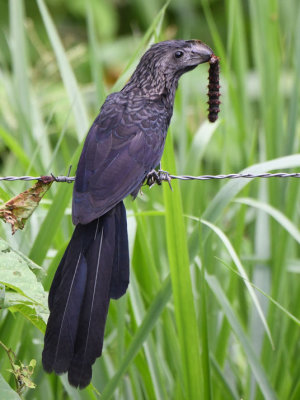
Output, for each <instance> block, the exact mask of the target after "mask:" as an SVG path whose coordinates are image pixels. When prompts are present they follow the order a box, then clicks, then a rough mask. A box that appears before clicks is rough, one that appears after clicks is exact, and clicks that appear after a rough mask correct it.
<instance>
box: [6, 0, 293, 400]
mask: <svg viewBox="0 0 300 400" xmlns="http://www.w3.org/2000/svg"><path fill="white" fill-rule="evenodd" d="M0 21H1V30H0V45H1V53H0V65H1V70H0V169H1V171H0V175H1V176H6V175H35V176H38V175H44V174H49V173H50V172H53V173H54V174H57V175H62V174H65V173H66V171H67V170H68V168H69V165H70V164H72V165H73V171H72V172H73V173H74V170H75V166H76V163H77V159H78V156H79V154H80V149H81V146H82V141H83V139H84V137H85V135H86V133H87V131H88V128H89V126H90V125H91V123H92V121H93V119H94V118H95V116H96V114H97V112H98V109H99V107H100V105H101V103H102V102H103V100H104V98H105V97H106V95H107V94H108V93H110V92H111V91H115V90H119V89H121V87H122V85H123V84H124V82H126V80H127V79H128V77H129V76H130V73H131V72H132V70H133V69H134V67H135V65H136V64H137V62H138V60H139V57H140V56H141V54H142V53H143V52H144V51H145V49H146V48H147V47H148V46H149V45H150V44H151V43H153V42H154V41H159V40H164V39H170V38H186V39H189V38H198V39H201V40H203V41H204V42H206V43H207V44H208V45H210V46H211V47H212V48H213V49H214V51H215V53H216V54H217V55H218V56H220V57H221V68H222V111H221V113H220V120H219V122H218V123H217V124H215V125H212V124H210V123H208V122H207V121H206V107H207V106H206V104H205V102H206V96H205V93H206V90H207V89H206V82H207V70H208V66H207V65H202V66H200V67H198V68H197V69H196V70H195V71H193V72H191V73H189V74H186V76H184V77H183V78H182V79H181V82H180V85H179V89H178V92H177V95H176V101H175V108H174V115H173V119H172V122H171V127H170V131H169V134H168V139H167V144H166V149H165V153H164V157H163V168H164V169H166V170H168V171H170V172H171V173H176V172H177V173H180V174H191V175H198V174H214V173H232V172H239V171H242V170H245V169H246V170H247V171H249V172H267V171H276V170H286V171H288V170H292V171H297V170H298V171H299V167H300V154H299V125H300V118H299V111H300V110H299V96H300V95H299V92H300V91H299V83H300V78H299V77H300V4H299V2H298V1H297V0H290V1H289V2H281V1H279V0H225V1H221V0H210V1H209V0H185V1H183V0H172V1H170V3H169V4H168V5H167V7H166V5H165V4H164V2H162V1H160V0H155V1H154V0H152V1H147V2H146V1H141V0H127V1H124V0H118V1H117V0H115V1H108V0H89V1H83V0H76V1H75V0H65V1H62V0H51V1H50V0H49V1H45V0H36V1H33V0H32V1H29V0H27V1H24V0H23V1H21V0H9V1H2V2H0ZM26 188H28V184H27V183H23V182H14V183H11V182H9V183H7V182H6V183H5V182H2V183H1V186H0V198H1V200H2V201H6V200H8V199H9V198H10V197H12V196H14V195H15V194H17V193H19V192H21V191H22V190H25V189H26ZM173 189H174V190H173V192H171V191H170V189H169V187H168V185H167V184H164V185H163V187H155V188H153V189H151V190H149V189H148V188H146V187H145V188H144V189H143V195H142V196H139V198H138V199H137V200H136V201H135V202H132V201H131V200H130V199H128V200H127V201H126V206H127V210H128V226H129V238H130V252H131V264H132V268H131V283H130V288H129V290H128V293H127V294H126V296H124V297H123V298H122V299H121V300H119V301H117V302H116V301H112V303H111V306H110V311H109V316H108V321H107V328H106V333H105V343H104V352H103V356H102V357H101V359H99V360H97V362H96V364H95V366H94V369H93V371H94V373H93V381H92V384H93V385H90V386H89V387H88V388H87V389H85V390H83V391H77V390H74V388H71V387H70V386H69V385H68V383H67V379H66V377H65V376H62V377H56V376H54V375H53V376H52V375H46V374H45V373H44V372H43V370H42V368H41V351H42V345H43V332H44V329H45V321H46V319H47V306H46V291H47V290H49V287H50V284H51V279H52V277H53V275H54V272H55V269H56V266H57V264H58V261H59V259H60V257H61V256H62V254H63V251H64V249H65V247H66V244H67V242H68V240H69V238H70V236H71V233H72V230H73V227H72V224H71V218H70V213H71V209H70V204H71V202H70V201H71V195H72V185H71V184H53V185H52V187H51V190H50V191H49V192H48V194H47V196H46V198H45V199H44V200H42V203H41V205H40V206H39V208H38V210H37V211H36V212H35V213H34V215H33V216H32V217H31V219H30V221H29V222H28V223H27V225H26V227H25V229H24V231H22V232H18V233H16V234H15V235H14V236H13V237H12V236H11V234H10V228H9V226H7V225H4V224H1V226H0V233H1V242H0V283H1V290H0V306H1V313H0V340H1V341H2V342H3V343H4V344H5V345H6V346H7V347H11V348H12V350H13V351H14V352H15V354H16V356H17V360H21V361H22V363H23V364H24V365H28V364H29V362H30V360H31V359H36V360H37V366H36V368H35V373H34V375H33V380H34V382H35V383H36V384H37V387H36V389H28V390H27V391H25V392H24V393H23V395H22V396H23V398H26V399H43V400H44V399H46V400H47V399H58V400H59V399H68V398H70V399H95V398H98V397H99V393H101V399H108V398H115V399H178V400H179V399H188V400H191V399H240V398H245V399H263V398H264V399H276V398H278V399H293V400H296V399H299V398H300V380H299V376H300V357H299V345H300V340H299V339H300V330H299V324H300V322H299V319H297V318H299V317H300V315H299V304H300V283H299V273H300V252H299V243H300V231H299V211H300V209H299V181H298V180H297V179H294V180H293V179H275V178H274V179H272V180H263V179H260V180H234V181H229V182H225V181H206V182H192V181H189V182H181V183H178V182H174V183H173ZM258 289H259V290H258ZM262 291H263V292H262ZM9 368H10V365H9V361H8V357H7V355H6V353H5V351H4V350H3V349H2V348H0V372H1V375H0V398H1V399H2V398H3V399H5V400H9V399H16V398H20V397H19V395H17V394H16V392H15V391H14V390H13V389H15V382H14V379H13V376H12V374H11V373H10V372H8V371H7V369H9ZM9 385H10V386H9Z"/></svg>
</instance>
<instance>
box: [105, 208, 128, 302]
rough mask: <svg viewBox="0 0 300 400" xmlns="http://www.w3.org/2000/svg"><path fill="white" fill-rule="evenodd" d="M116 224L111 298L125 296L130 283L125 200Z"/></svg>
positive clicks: (118, 213)
mask: <svg viewBox="0 0 300 400" xmlns="http://www.w3.org/2000/svg"><path fill="white" fill-rule="evenodd" d="M115 224H116V231H117V232H118V234H117V235H116V236H115V239H116V242H115V256H114V263H113V269H112V277H111V283H110V293H109V295H110V298H111V299H119V298H120V297H121V296H123V295H124V294H125V292H126V290H127V287H128V284H129V252H128V235H127V219H126V209H125V207H124V204H123V202H122V203H120V206H119V207H118V209H117V210H116V217H115Z"/></svg>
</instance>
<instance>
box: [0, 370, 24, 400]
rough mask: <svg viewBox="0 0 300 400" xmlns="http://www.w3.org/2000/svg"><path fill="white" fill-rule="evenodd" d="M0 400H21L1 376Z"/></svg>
mask: <svg viewBox="0 0 300 400" xmlns="http://www.w3.org/2000/svg"><path fill="white" fill-rule="evenodd" d="M0 399H3V400H21V397H20V396H19V395H18V394H17V393H16V392H15V391H14V390H13V389H12V388H11V387H10V386H9V384H8V383H7V382H6V380H5V379H4V378H3V376H2V375H1V374H0Z"/></svg>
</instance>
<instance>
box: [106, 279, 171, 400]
mask: <svg viewBox="0 0 300 400" xmlns="http://www.w3.org/2000/svg"><path fill="white" fill-rule="evenodd" d="M170 296H171V281H170V279H169V278H167V279H165V281H164V283H163V284H162V287H161V289H160V290H159V292H158V293H157V295H156V296H155V299H154V301H153V302H152V304H151V306H150V308H149V309H148V311H147V313H146V315H145V317H144V319H143V322H142V323H141V325H140V326H139V328H138V330H137V331H136V334H135V335H134V337H133V339H132V341H131V343H130V346H129V348H128V350H127V352H126V354H125V356H124V358H123V360H122V362H121V365H120V367H119V369H118V370H117V372H116V373H115V375H114V376H113V377H112V379H111V380H110V381H109V382H108V383H107V385H106V386H105V388H104V390H103V392H102V396H101V399H102V400H107V399H110V398H111V396H112V395H113V393H114V391H115V390H116V388H117V386H118V384H119V382H120V380H121V378H122V376H123V375H124V374H125V372H126V371H127V369H128V367H129V365H130V364H131V362H132V360H133V359H134V357H135V356H136V355H137V353H138V352H139V350H140V348H141V347H142V345H143V343H144V341H145V340H146V338H147V337H148V335H149V333H150V332H151V330H152V329H153V327H154V325H155V324H156V322H157V320H158V318H159V316H160V314H161V313H162V311H163V310H164V308H165V307H166V304H167V302H168V301H169V299H170Z"/></svg>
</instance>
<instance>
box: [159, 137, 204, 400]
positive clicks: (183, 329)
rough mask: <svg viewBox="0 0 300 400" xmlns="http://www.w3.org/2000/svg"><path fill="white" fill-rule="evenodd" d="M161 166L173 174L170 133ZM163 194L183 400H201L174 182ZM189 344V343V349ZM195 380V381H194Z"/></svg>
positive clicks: (180, 213)
mask: <svg viewBox="0 0 300 400" xmlns="http://www.w3.org/2000/svg"><path fill="white" fill-rule="evenodd" d="M162 165H163V169H165V170H166V171H174V172H175V171H176V166H175V158H174V152H173V144H172V136H171V135H170V133H169V135H168V136H167V139H166V145H165V150H164V155H163V159H162ZM172 184H173V182H172ZM163 194H164V203H165V212H166V238H167V249H168V259H169V265H170V275H171V281H172V289H173V298H174V304H175V317H176V325H177V329H178V336H179V342H180V350H181V357H182V367H183V374H184V382H185V388H184V389H185V395H186V398H187V399H197V398H201V395H202V391H201V378H202V371H201V366H200V347H199V337H198V328H197V320H196V313H195V307H194V298H193V292H192V284H191V276H190V262H189V254H188V247H187V232H186V227H185V223H184V217H183V210H182V201H181V193H180V187H179V184H178V182H174V184H173V191H171V190H170V188H169V186H168V185H164V186H163ZM191 343H193V345H192V346H191ZM196 376H197V379H195V377H196Z"/></svg>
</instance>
